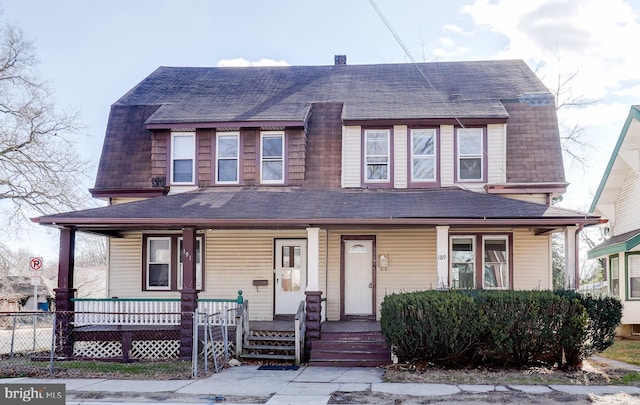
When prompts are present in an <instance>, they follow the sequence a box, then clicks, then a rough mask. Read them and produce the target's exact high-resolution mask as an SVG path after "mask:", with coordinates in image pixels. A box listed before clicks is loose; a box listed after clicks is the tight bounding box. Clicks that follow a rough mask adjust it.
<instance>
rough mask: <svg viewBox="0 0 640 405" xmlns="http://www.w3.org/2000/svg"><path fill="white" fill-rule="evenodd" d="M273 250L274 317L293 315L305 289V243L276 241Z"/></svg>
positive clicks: (292, 240) (302, 298)
mask: <svg viewBox="0 0 640 405" xmlns="http://www.w3.org/2000/svg"><path fill="white" fill-rule="evenodd" d="M275 249H276V251H275V276H276V283H275V288H276V294H275V300H276V305H275V311H276V315H289V314H295V313H296V311H297V310H298V305H299V304H300V301H304V299H305V295H304V290H305V288H306V287H307V241H306V240H305V239H277V240H276V245H275Z"/></svg>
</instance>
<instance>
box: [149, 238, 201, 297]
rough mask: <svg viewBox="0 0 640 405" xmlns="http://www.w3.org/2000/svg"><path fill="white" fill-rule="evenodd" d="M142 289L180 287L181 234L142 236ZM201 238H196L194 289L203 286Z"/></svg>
mask: <svg viewBox="0 0 640 405" xmlns="http://www.w3.org/2000/svg"><path fill="white" fill-rule="evenodd" d="M143 246H144V247H145V249H144V250H145V252H144V254H143V259H144V264H143V272H144V277H143V279H144V285H143V286H142V290H143V291H150V290H171V291H175V290H179V289H182V270H183V268H182V255H181V254H180V252H181V251H182V247H183V241H182V237H181V235H170V236H147V235H145V236H144V245H143ZM202 247H203V238H202V237H201V236H199V237H197V238H196V289H198V290H201V289H202V286H203V277H202V269H203V266H202V264H203V257H202V252H203V249H202Z"/></svg>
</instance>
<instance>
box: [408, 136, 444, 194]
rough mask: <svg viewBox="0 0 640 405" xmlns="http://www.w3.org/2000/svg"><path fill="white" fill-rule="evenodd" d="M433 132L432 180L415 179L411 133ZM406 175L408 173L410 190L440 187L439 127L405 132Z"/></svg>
mask: <svg viewBox="0 0 640 405" xmlns="http://www.w3.org/2000/svg"><path fill="white" fill-rule="evenodd" d="M424 130H430V131H433V136H434V145H433V158H434V159H433V160H434V163H433V164H434V168H433V174H434V179H433V180H423V179H415V178H414V177H413V159H414V155H413V131H424ZM407 138H408V139H407V145H408V147H407V173H408V176H407V177H408V179H407V181H408V185H409V187H412V188H414V187H415V188H417V187H438V186H440V149H439V147H440V128H439V127H413V128H409V130H408V131H407Z"/></svg>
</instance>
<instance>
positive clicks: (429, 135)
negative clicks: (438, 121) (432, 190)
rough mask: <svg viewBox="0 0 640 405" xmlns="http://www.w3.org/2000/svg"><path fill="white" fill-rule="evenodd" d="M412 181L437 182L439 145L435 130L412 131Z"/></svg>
mask: <svg viewBox="0 0 640 405" xmlns="http://www.w3.org/2000/svg"><path fill="white" fill-rule="evenodd" d="M410 148H411V149H410V150H411V181H412V182H416V183H420V182H435V181H436V174H437V169H438V168H437V157H436V151H437V145H436V130H435V129H412V130H411V146H410Z"/></svg>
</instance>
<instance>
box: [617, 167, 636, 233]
mask: <svg viewBox="0 0 640 405" xmlns="http://www.w3.org/2000/svg"><path fill="white" fill-rule="evenodd" d="M638 200H640V176H638V175H637V174H635V173H634V172H633V170H631V169H629V171H628V172H627V176H626V177H625V179H624V184H623V185H622V187H620V191H619V193H618V197H617V199H616V203H615V219H616V222H615V224H614V227H613V229H612V231H613V235H620V234H623V233H626V232H630V231H633V230H636V229H640V215H638Z"/></svg>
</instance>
